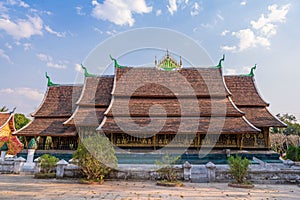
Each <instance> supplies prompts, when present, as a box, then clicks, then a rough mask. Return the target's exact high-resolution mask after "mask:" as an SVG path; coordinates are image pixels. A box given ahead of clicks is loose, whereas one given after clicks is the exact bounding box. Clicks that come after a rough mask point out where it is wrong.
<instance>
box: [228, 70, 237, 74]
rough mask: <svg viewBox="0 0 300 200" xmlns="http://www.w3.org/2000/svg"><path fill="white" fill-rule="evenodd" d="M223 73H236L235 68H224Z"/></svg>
mask: <svg viewBox="0 0 300 200" xmlns="http://www.w3.org/2000/svg"><path fill="white" fill-rule="evenodd" d="M225 74H226V75H236V74H237V72H236V70H235V69H225Z"/></svg>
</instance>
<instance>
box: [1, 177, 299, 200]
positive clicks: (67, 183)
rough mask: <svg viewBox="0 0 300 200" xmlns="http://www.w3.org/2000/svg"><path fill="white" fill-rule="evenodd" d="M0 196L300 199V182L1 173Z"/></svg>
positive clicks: (13, 197)
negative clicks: (247, 185) (89, 180)
mask: <svg viewBox="0 0 300 200" xmlns="http://www.w3.org/2000/svg"><path fill="white" fill-rule="evenodd" d="M0 199H6V200H7V199H55V200H58V199H70V200H71V199H72V200H75V199H109V200H110V199H115V200H121V199H123V200H129V199H132V200H137V199H144V200H160V199H161V200H165V199H172V200H177V199H179V200H187V199H205V200H206V199H212V200H216V199H222V200H224V199H251V200H252V199H259V200H261V199H266V200H273V199H274V200H275V199H277V200H279V199H284V200H286V199H295V200H299V199H300V187H298V186H297V185H255V188H253V189H237V188H231V187H228V186H227V184H225V183H213V184H206V183H185V186H184V187H181V188H166V187H160V186H156V185H155V182H152V181H140V182H137V181H106V182H105V183H104V184H103V185H86V184H80V183H78V180H72V179H67V180H56V179H52V180H41V179H34V178H33V177H32V176H22V175H0Z"/></svg>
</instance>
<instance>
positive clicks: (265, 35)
mask: <svg viewBox="0 0 300 200" xmlns="http://www.w3.org/2000/svg"><path fill="white" fill-rule="evenodd" d="M289 8H290V4H286V5H283V6H281V7H280V6H278V5H277V4H274V5H271V6H268V10H269V13H268V14H267V15H264V14H262V15H261V16H260V18H259V19H258V20H257V21H254V20H252V21H251V22H250V24H251V28H246V29H241V30H239V31H237V32H232V35H233V36H235V37H236V38H237V39H238V40H239V44H238V51H244V50H246V49H249V48H253V47H257V46H262V47H265V48H267V49H269V48H270V46H271V42H270V39H271V37H272V36H274V35H276V33H277V28H278V27H277V25H276V24H275V23H284V22H286V15H287V13H288V12H289ZM223 49H224V48H223ZM225 49H226V48H225ZM225 49H224V50H225ZM227 50H228V51H236V49H230V48H227Z"/></svg>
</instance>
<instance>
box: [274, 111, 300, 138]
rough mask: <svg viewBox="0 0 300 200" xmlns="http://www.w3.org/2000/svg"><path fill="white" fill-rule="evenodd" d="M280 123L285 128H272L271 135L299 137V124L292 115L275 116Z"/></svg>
mask: <svg viewBox="0 0 300 200" xmlns="http://www.w3.org/2000/svg"><path fill="white" fill-rule="evenodd" d="M276 116H277V117H278V118H279V119H280V120H281V121H283V122H284V123H285V124H286V125H287V127H286V128H276V127H275V128H272V129H271V133H283V134H285V135H300V124H299V123H297V119H296V117H295V116H294V115H290V114H288V113H286V114H283V115H281V114H277V115H276Z"/></svg>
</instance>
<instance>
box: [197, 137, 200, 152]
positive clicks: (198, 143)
mask: <svg viewBox="0 0 300 200" xmlns="http://www.w3.org/2000/svg"><path fill="white" fill-rule="evenodd" d="M197 137H198V141H197V150H199V148H200V133H197Z"/></svg>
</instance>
